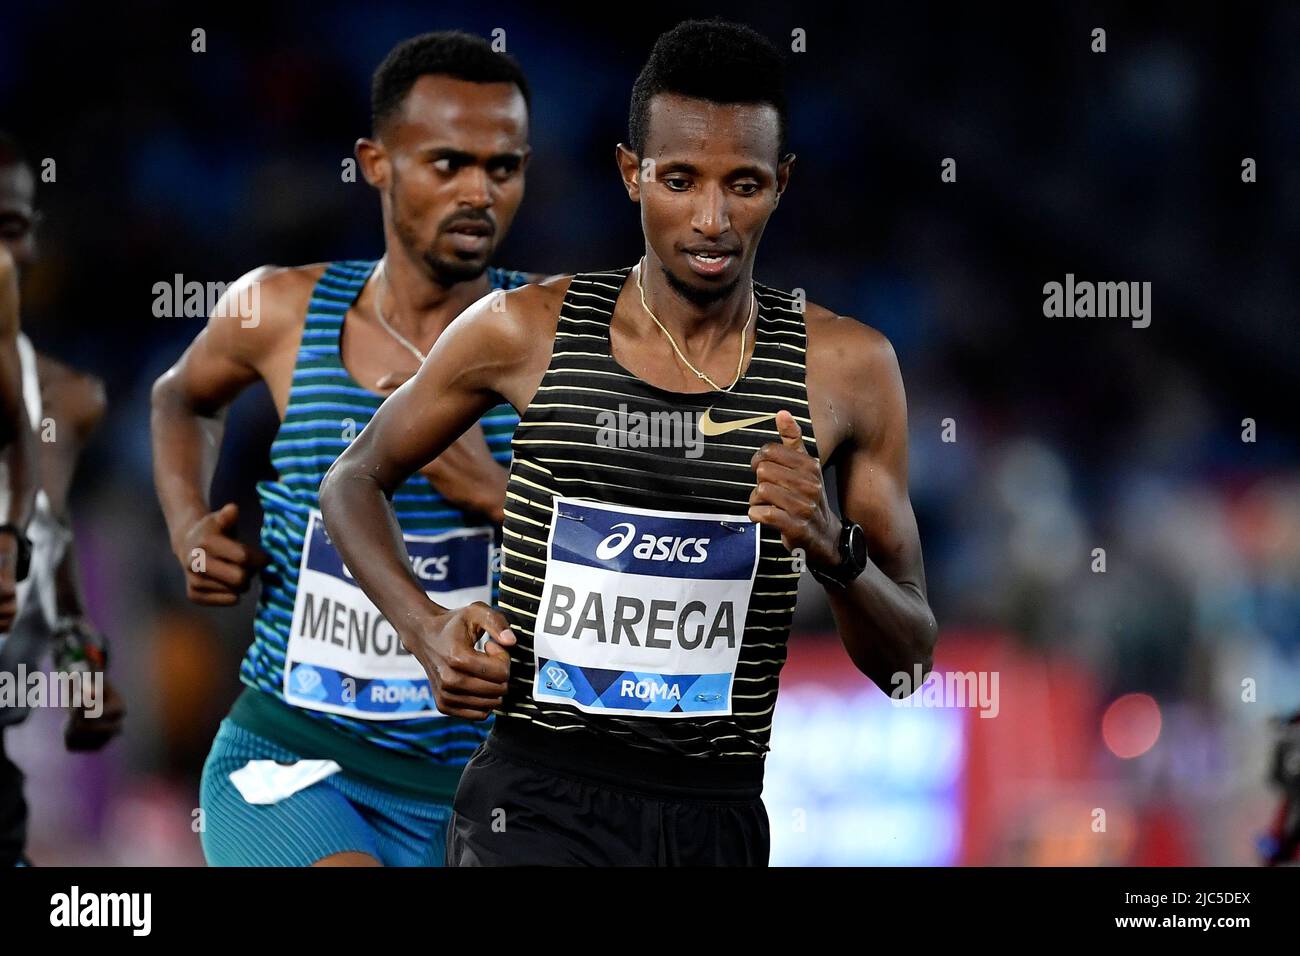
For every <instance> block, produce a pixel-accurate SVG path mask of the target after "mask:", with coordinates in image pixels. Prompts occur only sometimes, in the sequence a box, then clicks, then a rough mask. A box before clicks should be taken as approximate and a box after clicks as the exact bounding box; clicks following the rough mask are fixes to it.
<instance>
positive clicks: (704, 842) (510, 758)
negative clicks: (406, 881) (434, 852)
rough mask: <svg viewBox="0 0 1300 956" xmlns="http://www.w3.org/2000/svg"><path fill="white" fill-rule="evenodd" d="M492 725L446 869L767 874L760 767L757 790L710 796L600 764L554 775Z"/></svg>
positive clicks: (465, 791)
mask: <svg viewBox="0 0 1300 956" xmlns="http://www.w3.org/2000/svg"><path fill="white" fill-rule="evenodd" d="M499 722H500V718H498V729H496V730H494V731H493V733H492V734H491V736H489V737H488V739H487V741H486V742H485V743H484V744H483V745H482V746H481V747H479V749H478V751H477V752H476V753H475V754H474V756H473V757H472V758H471V759H470V762H469V764H468V765H467V766H466V767H465V772H464V775H463V776H462V777H461V782H460V788H459V789H458V790H457V792H456V800H455V804H454V809H455V812H454V813H453V815H452V820H451V826H450V829H449V831H448V834H447V865H448V866H766V865H767V858H768V849H769V845H770V835H769V829H768V819H767V810H766V809H765V808H764V806H763V800H762V797H761V792H762V784H761V767H758V768H756V769H757V770H758V773H759V777H758V782H757V785H756V786H755V785H754V782H753V779H752V778H751V779H750V780H749V781H748V782H747V783H746V785H744V786H736V787H730V786H722V787H720V786H718V785H717V783H716V781H711V786H710V788H709V789H708V790H701V789H700V788H699V787H698V786H692V785H691V784H692V781H691V780H689V779H683V780H681V781H680V785H678V786H672V785H668V786H665V785H662V784H653V783H647V782H643V781H641V780H638V779H636V778H635V776H630V775H628V774H627V773H623V772H614V771H613V770H612V768H610V767H609V765H608V764H607V763H606V764H604V765H603V766H590V767H581V768H579V767H575V766H573V763H574V761H568V762H567V763H568V764H569V765H568V766H564V767H562V768H556V767H555V765H554V763H555V761H552V760H546V761H545V762H543V759H544V756H545V755H544V754H543V755H541V757H542V758H543V759H539V754H538V752H537V750H536V749H535V748H528V747H525V746H521V745H520V743H519V742H518V741H517V740H513V739H507V737H506V735H504V734H502V733H500V723H499ZM540 733H546V734H548V735H550V734H552V733H553V732H551V731H540ZM511 736H513V735H511ZM548 749H549V748H548ZM652 756H653V755H652Z"/></svg>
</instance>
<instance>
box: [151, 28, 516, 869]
mask: <svg viewBox="0 0 1300 956" xmlns="http://www.w3.org/2000/svg"><path fill="white" fill-rule="evenodd" d="M372 113H373V131H372V133H371V136H370V137H369V138H365V139H360V140H358V141H357V144H356V155H357V160H358V163H359V166H360V168H361V170H362V172H363V173H364V175H365V178H366V181H367V182H368V183H370V185H371V186H373V187H374V188H375V190H376V191H377V193H378V195H379V200H380V205H381V208H382V210H383V223H384V246H385V255H384V257H383V259H382V260H379V261H378V262H376V261H348V260H344V261H337V262H332V263H328V264H323V265H320V264H318V265H311V266H301V267H297V268H273V267H264V268H261V269H257V270H255V271H253V272H251V273H249V274H248V275H246V276H244V277H243V278H242V279H240V280H239V281H238V282H237V283H235V285H234V286H232V287H231V288H230V289H229V290H227V293H226V295H225V297H224V298H223V299H222V301H221V302H219V303H218V304H217V307H216V309H215V311H214V313H213V315H212V316H211V317H210V319H209V321H208V324H207V327H206V328H205V329H204V330H203V332H201V333H200V334H199V336H198V337H197V338H196V339H195V340H194V343H193V344H192V345H191V346H190V348H189V349H188V350H187V351H186V352H185V354H184V355H183V356H182V357H181V359H180V361H178V362H177V363H176V365H175V366H174V367H173V368H172V369H171V370H170V371H168V372H167V373H166V374H165V375H163V376H162V377H161V378H160V379H159V380H158V382H157V384H156V385H155V386H154V398H153V447H154V478H155V484H156V486H157V491H158V497H159V500H160V501H161V502H162V507H163V511H164V512H165V514H166V518H167V527H168V530H169V532H170V535H171V544H172V550H173V552H174V553H175V555H176V558H177V560H178V561H179V562H180V564H181V566H182V568H183V569H184V571H185V578H186V586H187V589H188V593H189V597H190V599H191V600H193V601H194V602H196V603H199V604H208V605H218V606H219V605H229V604H234V603H235V602H236V601H238V600H239V597H240V595H241V593H242V592H244V591H245V590H246V589H247V588H248V587H249V585H250V584H251V583H252V581H253V580H254V578H260V582H261V593H260V596H259V599H258V606H257V615H256V621H255V624H254V637H253V643H252V646H251V647H250V648H249V651H248V654H247V656H246V657H245V659H244V663H243V666H242V668H241V671H240V679H241V680H242V681H243V683H244V684H245V685H246V689H245V690H244V692H243V694H242V695H241V696H240V698H239V699H238V700H237V701H236V703H235V705H234V708H233V709H232V710H231V712H230V715H229V717H228V718H227V719H226V720H225V721H223V722H222V724H221V728H220V731H219V733H218V734H217V738H216V741H215V742H214V743H213V746H212V752H211V754H210V755H209V757H208V760H207V763H206V765H205V767H204V771H203V780H202V791H201V798H200V799H201V807H202V810H203V825H204V828H203V832H202V840H203V849H204V853H205V855H206V857H207V859H208V862H209V863H211V864H214V865H279V866H305V865H312V864H316V865H375V864H385V865H422V864H439V863H441V860H442V855H443V841H444V838H445V831H446V826H447V821H448V819H449V817H450V813H451V810H450V802H451V797H452V795H453V794H454V792H455V789H456V784H457V781H458V780H459V779H460V774H461V770H462V768H463V767H464V765H465V762H466V761H467V760H468V759H469V756H470V754H471V753H472V752H473V751H474V749H475V748H476V747H477V746H478V745H479V743H480V742H481V741H482V739H483V737H484V735H485V733H486V730H485V728H484V727H482V726H481V725H477V724H474V723H472V722H469V721H464V720H458V719H455V718H448V717H444V716H443V715H442V714H440V713H438V711H437V709H436V708H435V706H434V701H433V694H432V692H431V689H430V687H429V684H428V681H427V680H426V679H425V677H424V673H423V671H422V670H421V668H420V665H419V663H418V661H416V659H415V658H413V657H412V656H411V655H409V654H408V653H407V652H406V650H405V648H404V647H403V646H402V644H401V642H400V641H398V640H397V638H396V635H395V634H394V633H393V630H392V628H391V627H390V626H389V624H388V623H387V622H386V621H384V620H383V618H382V617H381V616H380V615H379V613H378V612H377V611H376V610H375V608H374V606H373V605H372V604H371V603H370V602H369V601H368V600H367V599H366V597H365V596H364V595H363V594H362V593H361V591H360V589H359V588H358V587H357V586H356V584H355V582H354V581H353V579H352V577H351V575H350V574H349V572H348V570H347V569H346V568H345V567H344V566H343V564H342V562H341V560H340V558H339V552H338V550H337V548H336V544H337V542H334V541H332V540H331V538H330V536H329V535H327V534H326V533H325V530H324V527H323V526H322V524H321V520H320V512H319V510H318V501H317V488H318V487H319V485H320V482H321V479H322V477H323V476H324V474H325V470H326V469H327V468H328V467H329V466H330V465H331V464H332V463H333V462H334V460H335V458H337V457H338V455H339V454H340V453H341V452H342V451H343V450H344V449H345V448H346V447H347V446H348V443H349V442H350V441H351V440H352V439H353V437H354V436H355V435H356V434H358V433H360V432H362V430H363V429H364V428H365V427H366V425H367V423H368V422H369V421H370V419H371V417H372V416H373V415H374V414H375V412H376V411H377V410H378V409H379V408H380V406H381V404H382V403H383V402H384V398H385V396H386V395H387V394H388V393H389V392H391V391H392V389H393V388H395V387H396V386H397V385H398V384H400V383H401V382H402V381H404V380H405V379H406V378H407V377H408V376H410V375H411V374H413V373H414V372H415V370H416V369H417V368H418V366H419V363H420V361H421V359H422V358H423V355H424V354H425V353H426V352H427V351H428V350H429V349H430V348H432V347H433V344H434V343H435V342H436V341H437V340H438V338H439V336H440V335H441V334H442V333H443V331H444V329H446V327H447V326H448V325H449V324H450V323H451V321H452V319H454V318H455V317H456V316H457V315H458V314H459V313H460V312H461V311H462V310H463V309H464V308H465V307H466V306H468V305H469V304H470V303H472V302H474V301H475V300H478V299H481V298H483V297H484V296H486V295H488V293H490V292H491V291H492V290H494V289H509V288H513V287H515V286H518V285H521V284H522V283H524V282H526V281H528V277H527V276H525V275H523V274H521V273H518V272H508V271H505V270H503V269H499V268H496V267H494V266H490V265H489V263H490V261H491V257H492V255H493V252H494V250H495V249H496V247H497V245H498V244H499V243H500V242H501V240H502V239H503V238H504V237H505V235H506V232H507V230H508V229H509V228H510V224H511V222H512V220H513V219H514V216H515V212H516V210H517V209H518V207H519V203H520V201H521V200H522V198H523V195H524V168H525V166H526V165H527V162H528V157H529V147H528V85H527V82H526V81H525V79H524V76H523V74H522V72H521V71H520V69H519V67H518V65H517V64H516V63H515V62H514V61H513V60H511V59H510V58H508V57H506V56H504V55H499V54H497V53H494V52H493V51H492V50H491V48H490V47H489V45H488V44H487V43H486V42H484V41H483V40H481V39H479V38H476V37H472V36H469V35H467V34H461V33H432V34H427V35H424V36H419V37H415V38H413V39H410V40H407V41H405V42H403V43H401V44H399V45H398V46H397V47H396V48H395V49H394V50H393V51H392V52H391V53H390V54H389V55H388V56H387V58H386V59H385V60H384V62H383V63H382V64H380V66H379V68H378V69H377V71H376V72H375V75H374V82H373V89H372ZM259 379H260V380H261V381H264V382H265V383H266V384H267V386H268V387H269V388H270V392H271V396H272V398H273V400H274V402H275V406H276V409H277V411H278V412H279V415H280V419H281V424H280V428H279V431H278V433H277V435H276V437H275V440H274V443H273V444H272V446H271V462H272V464H273V465H274V467H275V469H276V473H277V477H276V479H275V480H273V481H266V482H262V483H261V484H259V486H258V492H259V495H260V498H261V503H262V507H263V511H264V514H265V517H264V520H263V523H262V529H261V549H258V548H254V547H249V546H246V545H244V544H241V543H240V542H239V541H238V540H237V539H236V534H235V531H236V525H237V523H238V520H239V515H238V513H237V509H236V507H235V505H233V504H225V505H221V506H220V507H217V508H215V510H214V509H212V508H211V507H210V506H209V504H208V492H209V486H210V484H211V479H212V474H213V469H214V467H215V464H216V461H215V459H216V453H217V449H218V448H219V447H220V440H219V434H220V430H221V420H222V416H223V414H224V411H225V409H226V408H227V407H228V406H229V405H230V403H231V402H232V401H233V400H234V398H235V397H236V396H237V395H238V394H239V393H240V392H241V391H243V389H245V388H247V387H248V386H249V385H251V384H253V383H254V382H256V381H258V380H259ZM479 417H480V416H476V421H478V419H479ZM517 421H518V417H517V416H516V415H515V414H514V411H513V410H512V409H511V408H510V407H509V406H503V407H499V408H484V409H483V410H482V413H481V422H479V423H478V424H472V427H471V428H470V429H469V430H468V432H467V434H466V435H465V436H464V437H463V438H462V439H461V440H460V441H459V442H457V443H456V444H455V445H454V446H452V447H449V448H446V449H444V450H443V452H442V454H440V455H439V456H437V461H433V460H432V459H433V458H434V456H432V455H431V456H429V458H428V459H425V461H423V462H421V463H420V474H414V469H413V470H412V471H413V474H412V475H411V476H408V480H406V481H405V482H404V483H402V485H401V487H398V488H394V489H393V492H394V494H393V506H394V508H395V509H396V513H397V515H398V521H399V531H398V532H397V534H398V537H397V539H396V543H397V546H398V547H399V548H401V549H402V551H403V554H404V555H405V557H404V559H403V560H404V561H405V562H406V566H407V567H408V568H413V569H414V571H413V573H415V574H417V575H418V579H419V581H420V582H421V583H420V586H421V587H422V588H424V589H425V590H426V591H427V592H428V593H429V594H434V595H437V596H438V597H439V599H440V600H446V601H449V602H452V603H467V602H469V601H472V600H491V599H492V595H494V594H495V593H496V586H497V579H498V573H497V571H496V569H495V568H494V567H493V566H492V565H493V557H494V547H493V539H494V524H495V523H499V522H500V520H501V515H502V505H503V501H504V498H505V483H506V466H507V465H508V464H509V461H510V437H511V435H512V433H513V431H514V426H515V424H516V422H517Z"/></svg>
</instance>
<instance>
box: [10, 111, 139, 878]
mask: <svg viewBox="0 0 1300 956" xmlns="http://www.w3.org/2000/svg"><path fill="white" fill-rule="evenodd" d="M35 202H36V177H35V175H34V171H33V169H32V167H31V165H30V163H29V162H28V161H27V160H26V159H25V158H24V157H23V154H22V153H21V151H20V150H19V148H18V146H17V144H16V143H15V142H14V140H13V139H12V138H11V137H9V136H7V135H5V134H0V254H3V255H6V256H8V257H9V259H8V261H9V263H11V264H12V265H11V266H5V265H0V273H7V275H6V277H0V286H5V287H7V291H8V296H9V297H12V301H13V303H14V309H15V311H14V315H16V314H17V311H16V302H17V298H16V295H17V283H18V279H19V278H20V277H21V273H22V271H23V270H25V269H28V268H30V267H31V266H32V265H33V264H34V263H35V261H36V251H37V245H36V224H37V221H38V218H39V217H38V215H37V212H36V208H35ZM6 297H7V295H6V292H5V291H0V299H5V298H6ZM6 324H8V323H7V320H6ZM16 345H17V351H18V355H19V362H20V365H21V368H22V398H23V406H24V407H23V417H24V426H25V429H26V431H27V434H28V435H29V436H32V439H33V441H32V443H33V446H34V451H35V455H34V458H33V459H32V460H33V461H34V463H35V465H36V468H35V469H34V471H33V476H34V477H35V478H36V479H37V482H38V485H39V489H38V491H37V493H36V497H35V502H34V507H33V509H32V512H31V520H30V523H29V524H28V525H27V535H28V536H29V542H30V544H28V543H27V542H24V549H25V550H28V552H29V556H28V558H27V560H26V564H27V565H28V572H27V574H26V575H24V577H23V580H22V581H21V582H19V583H18V585H17V589H16V594H15V598H14V613H15V614H16V617H15V618H14V619H13V623H12V626H11V627H7V628H6V630H7V631H8V633H7V634H3V635H0V672H3V673H8V674H11V675H15V676H16V675H19V674H21V673H24V672H25V673H27V674H31V673H33V672H35V671H37V670H39V669H41V668H42V667H43V666H44V663H45V661H46V660H47V659H50V658H52V666H53V669H54V673H55V674H58V675H60V677H61V679H60V681H59V682H58V684H55V683H54V682H51V685H50V686H60V687H67V688H68V689H69V690H72V689H73V684H72V683H70V682H68V681H66V680H63V679H62V675H70V676H72V675H75V676H76V687H77V690H76V691H74V693H81V694H82V697H81V699H80V702H79V703H80V706H75V707H74V709H73V710H72V711H71V713H70V715H69V718H68V722H67V724H66V726H65V731H64V742H65V745H66V746H67V748H68V749H69V750H73V751H84V750H98V749H99V748H101V747H103V746H104V744H106V743H107V742H108V741H109V740H111V739H112V738H113V737H114V736H116V735H117V734H118V733H119V732H120V731H121V728H122V721H123V717H124V715H125V708H124V707H123V704H122V700H121V697H120V696H119V695H118V693H117V691H116V689H115V688H114V687H113V685H112V683H111V682H110V681H109V680H108V678H107V676H106V674H105V673H104V672H105V670H106V668H107V661H108V659H107V654H108V648H107V644H106V642H105V640H104V638H103V636H102V635H101V634H100V633H99V631H98V629H97V628H96V627H95V626H94V624H93V622H92V621H91V620H90V617H89V615H88V614H87V612H86V608H85V601H84V598H83V597H82V593H81V582H80V576H79V575H78V573H77V555H76V550H75V547H74V540H73V536H72V519H71V515H70V514H69V509H68V492H69V490H70V488H71V485H72V479H73V475H74V473H75V471H76V466H77V460H78V459H79V458H80V455H81V451H82V449H83V448H84V447H85V443H86V440H87V439H88V438H89V436H90V433H91V432H92V431H93V429H94V428H95V426H96V425H97V424H98V423H99V421H100V419H101V418H102V417H103V414H104V408H105V405H104V389H103V385H102V383H101V382H100V381H99V380H98V379H97V378H95V377H94V376H91V375H88V374H86V373H83V372H78V371H76V370H75V369H72V368H70V367H69V366H67V365H65V364H64V363H62V362H60V361H58V360H56V359H54V358H52V357H51V356H48V355H44V354H42V353H38V352H37V351H36V350H35V349H34V348H33V347H32V344H31V342H30V341H29V340H28V339H27V337H26V336H25V335H24V334H23V333H22V332H21V331H20V332H18V334H17V341H16ZM38 431H39V432H42V433H44V434H45V436H46V437H47V438H48V439H49V440H46V441H39V442H37V441H35V440H34V436H35V434H36V433H37V432H38ZM11 494H12V485H11V483H10V482H9V481H7V480H6V481H0V495H2V496H3V497H4V499H5V501H6V505H5V507H9V505H8V501H9V500H11ZM11 520H12V519H11ZM82 674H85V675H90V679H89V680H85V679H82V678H81V676H80V675H82ZM101 680H102V683H101V684H99V693H98V696H96V694H95V693H94V691H95V688H96V682H97V681H101ZM27 714H28V708H27V707H25V706H13V707H5V708H2V709H0V866H12V865H14V864H21V863H25V862H26V857H25V856H24V847H25V845H26V830H27V803H26V800H25V798H24V795H23V775H22V772H21V771H20V770H19V769H18V767H16V766H15V765H14V764H13V762H12V761H10V760H9V758H8V757H7V756H6V755H5V753H4V739H3V732H4V729H5V728H7V727H11V726H13V725H15V724H17V723H19V722H21V721H22V720H23V719H25V718H26V717H27Z"/></svg>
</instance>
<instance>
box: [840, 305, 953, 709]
mask: <svg viewBox="0 0 1300 956" xmlns="http://www.w3.org/2000/svg"><path fill="white" fill-rule="evenodd" d="M862 328H863V329H864V331H869V332H871V335H870V341H869V343H868V347H867V348H866V359H865V361H864V362H863V363H862V368H860V369H859V373H858V374H857V375H856V376H855V377H856V378H857V380H858V381H866V382H871V383H872V384H873V385H874V387H875V391H874V394H873V401H871V402H862V401H859V402H856V403H854V404H852V405H851V406H850V407H851V408H852V414H853V432H852V435H851V436H850V439H849V441H848V442H847V443H846V444H845V445H844V446H843V447H842V448H841V449H840V453H839V457H838V459H837V461H836V478H837V484H838V487H839V504H840V513H841V514H842V515H843V516H844V517H846V518H847V519H848V520H850V521H856V522H857V523H858V524H860V525H861V526H862V529H863V531H864V532H865V533H866V539H867V566H866V568H865V569H864V570H863V572H862V573H861V574H860V575H858V577H857V579H856V580H855V581H853V582H852V584H850V585H849V586H848V587H847V588H845V589H843V590H840V589H839V588H836V587H833V586H832V587H828V588H827V589H826V593H827V595H828V596H829V598H830V602H831V610H832V611H833V613H834V615H835V621H836V624H837V625H838V628H839V633H840V639H841V640H842V641H843V643H844V647H845V649H846V650H847V651H848V653H849V657H850V658H852V660H853V663H854V664H855V665H857V667H858V669H859V670H860V671H862V673H863V674H865V675H867V676H868V677H870V678H871V679H872V681H873V682H875V684H876V685H877V686H878V687H880V689H881V690H883V691H884V692H885V693H892V691H893V690H894V689H895V688H897V686H898V684H897V681H896V678H895V675H897V674H900V673H905V674H906V675H907V677H908V680H909V682H910V681H911V679H912V677H913V674H914V670H913V669H914V668H915V667H916V666H917V665H918V664H919V665H920V667H921V671H922V677H923V678H924V675H925V674H926V673H928V672H929V670H930V668H931V666H932V665H933V654H934V646H935V641H936V638H937V635H938V625H937V624H936V623H935V619H934V614H933V613H932V612H931V610H930V605H929V602H928V600H927V598H926V589H925V567H924V564H923V562H922V558H921V540H920V535H919V533H918V532H917V527H916V515H915V513H914V512H913V511H912V502H911V500H910V498H909V497H908V493H907V398H906V395H905V393H904V391H903V377H902V373H901V372H900V370H899V367H898V358H897V356H896V355H895V354H894V349H893V346H891V345H890V343H889V341H888V340H887V339H886V338H885V337H884V336H882V335H880V334H879V333H877V332H874V331H873V330H868V329H866V327H865V326H864V327H862ZM834 530H835V532H836V534H837V536H838V532H839V528H838V527H836V528H835V529H834ZM909 686H910V685H909ZM917 689H918V688H917V687H914V686H913V687H911V690H912V691H916V690H917Z"/></svg>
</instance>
